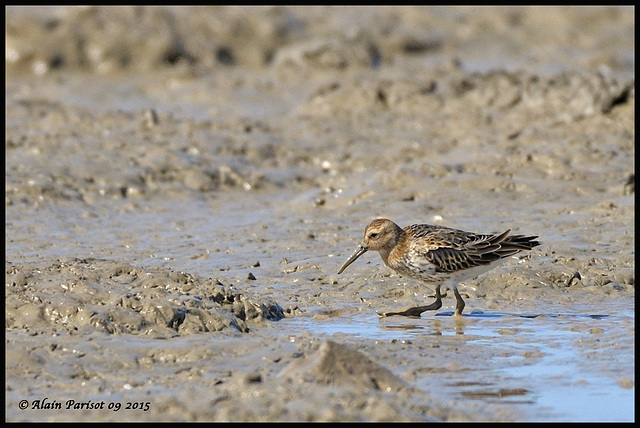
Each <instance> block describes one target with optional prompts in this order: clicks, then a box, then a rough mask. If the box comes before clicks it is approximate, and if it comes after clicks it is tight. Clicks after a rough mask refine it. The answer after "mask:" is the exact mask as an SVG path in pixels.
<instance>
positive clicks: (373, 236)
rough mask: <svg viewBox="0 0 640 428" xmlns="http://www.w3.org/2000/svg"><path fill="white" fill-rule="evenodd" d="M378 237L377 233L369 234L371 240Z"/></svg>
mask: <svg viewBox="0 0 640 428" xmlns="http://www.w3.org/2000/svg"><path fill="white" fill-rule="evenodd" d="M377 237H378V234H377V233H376V232H372V233H370V234H369V238H371V239H376V238H377Z"/></svg>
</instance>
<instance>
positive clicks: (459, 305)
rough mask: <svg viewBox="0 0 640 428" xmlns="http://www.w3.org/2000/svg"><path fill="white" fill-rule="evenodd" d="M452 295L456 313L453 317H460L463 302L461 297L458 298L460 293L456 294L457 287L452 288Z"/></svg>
mask: <svg viewBox="0 0 640 428" xmlns="http://www.w3.org/2000/svg"><path fill="white" fill-rule="evenodd" d="M453 294H454V295H455V296H456V311H455V312H454V313H453V315H456V316H457V315H462V311H463V310H464V300H462V296H460V292H458V287H457V286H455V285H454V286H453Z"/></svg>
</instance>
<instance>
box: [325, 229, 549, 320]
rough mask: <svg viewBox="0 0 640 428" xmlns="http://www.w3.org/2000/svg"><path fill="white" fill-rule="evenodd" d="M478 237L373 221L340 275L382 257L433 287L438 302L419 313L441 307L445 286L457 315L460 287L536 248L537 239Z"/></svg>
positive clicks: (399, 270)
mask: <svg viewBox="0 0 640 428" xmlns="http://www.w3.org/2000/svg"><path fill="white" fill-rule="evenodd" d="M510 233H511V229H509V230H507V231H506V232H504V233H501V234H499V235H492V234H477V233H471V232H465V231H463V230H458V229H451V228H448V227H444V226H433V225H430V224H414V225H411V226H407V227H405V228H404V229H402V228H401V227H400V226H398V225H397V224H395V223H394V222H392V221H391V220H388V219H384V218H382V219H377V220H374V221H372V222H371V223H370V224H369V225H368V226H367V227H366V228H365V230H364V238H363V240H362V244H360V245H359V246H358V248H357V249H356V251H355V252H354V253H353V254H352V255H351V257H349V258H348V259H347V261H346V262H344V264H343V265H342V267H341V268H340V270H339V271H338V274H340V273H342V272H343V271H344V270H345V269H346V268H347V266H349V265H350V264H351V263H353V262H354V261H355V260H356V259H357V258H358V257H360V256H361V255H363V254H364V253H366V252H367V251H369V250H374V251H377V252H378V253H380V257H382V260H383V261H384V263H385V264H386V265H387V266H389V267H390V268H391V269H393V270H394V271H396V272H397V273H399V274H400V275H404V276H408V277H410V278H415V279H420V280H422V281H424V282H427V283H433V284H437V287H436V301H435V302H434V303H432V304H431V305H429V306H425V307H422V308H423V310H436V309H439V308H440V307H441V306H442V302H441V296H440V287H441V286H442V283H443V282H445V281H446V282H448V283H449V284H450V286H451V287H452V288H453V293H454V294H455V296H456V302H457V303H456V311H455V314H456V315H460V314H462V311H463V310H464V301H463V300H462V297H461V296H460V293H459V292H458V283H459V282H460V281H463V280H465V279H468V278H473V277H476V276H478V275H481V274H482V273H484V272H486V271H488V270H489V269H491V268H493V267H495V266H496V263H494V262H496V261H497V260H500V259H504V258H505V257H509V256H512V255H514V254H516V253H518V252H520V251H526V250H530V249H532V248H533V247H536V246H538V245H540V242H538V241H536V240H535V239H536V238H537V236H525V235H510Z"/></svg>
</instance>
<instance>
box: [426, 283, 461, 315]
mask: <svg viewBox="0 0 640 428" xmlns="http://www.w3.org/2000/svg"><path fill="white" fill-rule="evenodd" d="M463 305H464V303H463ZM441 307H442V296H441V295H440V285H438V286H437V287H436V301H435V302H433V303H432V304H430V305H428V306H421V307H420V309H422V311H437V310H438V309H440V308H441Z"/></svg>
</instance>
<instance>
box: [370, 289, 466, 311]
mask: <svg viewBox="0 0 640 428" xmlns="http://www.w3.org/2000/svg"><path fill="white" fill-rule="evenodd" d="M463 304H464V303H463ZM441 306H442V296H441V295H440V285H438V286H437V287H436V301H435V302H433V303H432V304H430V305H427V306H410V307H408V308H405V309H397V310H392V311H378V315H380V316H381V317H390V316H392V315H404V316H406V317H419V316H420V314H421V313H423V312H424V311H436V310H438V309H440V307H441Z"/></svg>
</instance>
